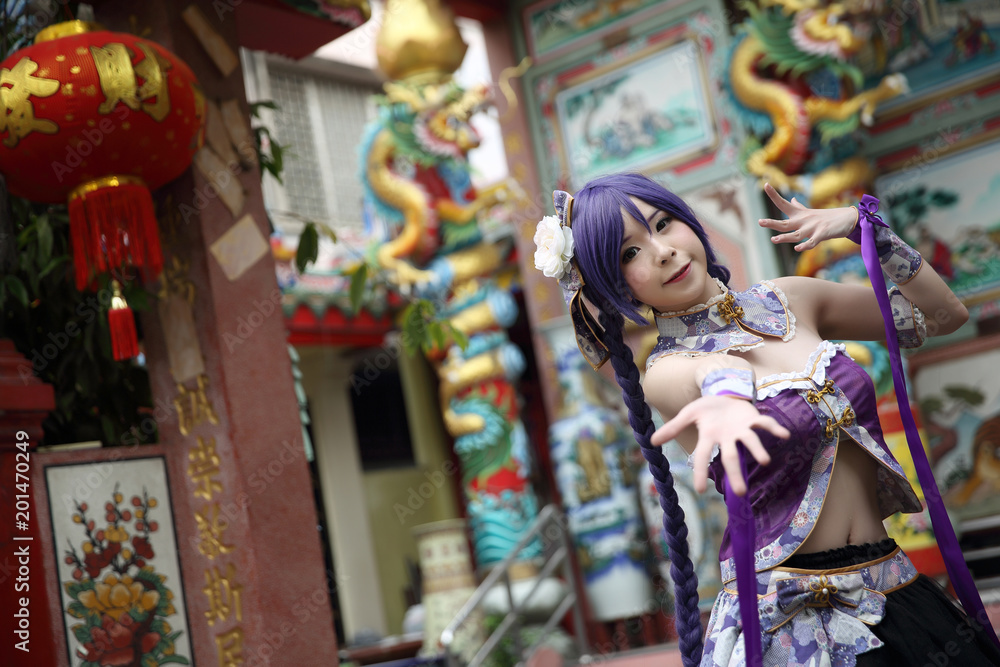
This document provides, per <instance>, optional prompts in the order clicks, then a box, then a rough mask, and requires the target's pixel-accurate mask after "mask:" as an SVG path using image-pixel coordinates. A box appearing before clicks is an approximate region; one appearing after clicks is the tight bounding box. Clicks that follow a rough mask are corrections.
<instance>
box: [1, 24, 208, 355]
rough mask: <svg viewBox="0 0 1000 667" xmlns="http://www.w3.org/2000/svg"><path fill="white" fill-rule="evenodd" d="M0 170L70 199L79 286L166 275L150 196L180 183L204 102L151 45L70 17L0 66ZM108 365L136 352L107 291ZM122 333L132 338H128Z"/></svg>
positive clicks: (55, 197) (198, 137) (199, 135)
mask: <svg viewBox="0 0 1000 667" xmlns="http://www.w3.org/2000/svg"><path fill="white" fill-rule="evenodd" d="M0 101H2V103H3V107H4V109H3V115H2V116H0V171H2V172H3V173H4V175H5V176H6V177H7V184H8V187H9V189H10V192H11V193H12V194H15V195H18V196H21V197H24V198H26V199H29V200H32V201H38V202H50V203H59V202H66V201H68V203H69V217H70V230H71V235H72V245H73V262H74V264H75V269H76V285H77V287H78V288H79V289H81V290H84V289H87V288H89V287H92V286H93V285H94V281H95V278H96V276H97V275H98V274H102V273H106V272H110V273H112V275H114V274H115V272H116V271H121V270H123V269H125V268H126V267H132V268H135V269H139V270H141V271H142V273H143V275H144V277H145V278H146V279H147V280H154V279H156V277H157V276H159V274H160V271H161V270H162V268H163V258H162V254H161V251H160V241H159V234H158V231H157V225H156V217H155V213H154V209H153V200H152V196H151V194H150V190H153V189H156V188H158V187H160V186H162V185H164V184H166V183H168V182H170V181H172V180H173V179H175V178H177V177H178V176H180V175H181V174H182V173H183V172H184V171H185V170H186V169H187V168H188V166H189V165H190V164H191V160H192V158H193V157H194V154H195V152H196V151H197V150H198V149H199V148H200V147H201V144H202V141H203V138H204V129H203V128H204V124H203V122H202V121H203V118H204V109H205V104H204V97H203V95H202V93H201V90H200V88H199V86H198V81H197V80H196V79H195V77H194V74H193V73H192V72H191V70H190V68H188V66H187V65H186V64H184V62H183V61H181V60H180V59H179V58H178V57H177V56H175V55H174V54H172V53H170V52H169V51H167V50H166V49H164V48H163V47H161V46H160V45H159V44H156V43H155V42H151V41H149V40H147V39H142V38H140V37H136V36H135V35H129V34H125V33H117V32H109V31H107V30H104V29H102V28H101V27H100V26H99V25H97V24H94V23H87V22H84V21H69V22H66V23H59V24H56V25H53V26H50V27H48V28H46V29H44V30H42V31H41V32H39V33H38V36H37V37H36V38H35V43H34V44H33V45H32V46H30V47H28V48H25V49H21V50H20V51H17V52H15V53H13V54H11V55H10V56H9V57H8V58H7V59H6V60H5V61H4V62H3V63H0ZM110 321H111V333H112V343H113V345H112V347H113V348H114V351H115V358H116V359H125V358H129V357H131V356H135V354H137V353H138V344H137V342H136V336H135V323H134V321H133V319H132V315H131V311H130V310H129V309H128V308H127V306H126V305H125V303H124V300H122V299H120V295H119V294H117V293H116V298H115V299H113V306H112V311H111V315H110ZM130 329H131V330H130Z"/></svg>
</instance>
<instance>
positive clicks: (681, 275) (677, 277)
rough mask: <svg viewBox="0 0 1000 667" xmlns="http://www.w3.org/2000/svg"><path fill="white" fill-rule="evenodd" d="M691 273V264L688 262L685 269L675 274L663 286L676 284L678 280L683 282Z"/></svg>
mask: <svg viewBox="0 0 1000 667" xmlns="http://www.w3.org/2000/svg"><path fill="white" fill-rule="evenodd" d="M690 272H691V262H688V263H687V264H685V265H684V268H683V269H681V270H680V271H678V272H677V273H675V274H674V275H673V277H672V278H671V279H670V280H668V281H667V282H665V283H663V284H664V285H669V284H670V283H675V282H677V281H678V280H683V279H684V278H686V277H687V274H688V273H690Z"/></svg>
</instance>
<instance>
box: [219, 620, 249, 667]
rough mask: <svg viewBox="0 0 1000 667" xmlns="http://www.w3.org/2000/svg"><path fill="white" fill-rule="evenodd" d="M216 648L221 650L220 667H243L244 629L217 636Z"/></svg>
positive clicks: (234, 629)
mask: <svg viewBox="0 0 1000 667" xmlns="http://www.w3.org/2000/svg"><path fill="white" fill-rule="evenodd" d="M215 647H216V648H217V649H218V650H219V667H242V665H243V628H233V629H232V630H230V631H229V632H222V633H219V634H217V635H215Z"/></svg>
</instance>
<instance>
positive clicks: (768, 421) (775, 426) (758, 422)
mask: <svg viewBox="0 0 1000 667" xmlns="http://www.w3.org/2000/svg"><path fill="white" fill-rule="evenodd" d="M750 426H751V427H752V428H761V429H764V430H765V431H767V432H768V433H770V434H771V435H773V436H775V437H777V438H781V439H782V440H788V438H790V437H792V432H791V431H789V430H788V429H787V428H785V427H784V426H782V425H781V424H779V423H778V420H777V419H775V418H774V417H765V416H764V415H761V416H760V418H759V419H755V420H754V421H753V423H752V424H750Z"/></svg>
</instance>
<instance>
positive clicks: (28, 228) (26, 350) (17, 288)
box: [0, 197, 155, 445]
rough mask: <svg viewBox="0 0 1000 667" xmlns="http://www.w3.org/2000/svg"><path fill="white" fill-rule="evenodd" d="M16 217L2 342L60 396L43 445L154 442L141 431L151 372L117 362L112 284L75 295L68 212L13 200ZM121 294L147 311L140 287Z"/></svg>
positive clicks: (1, 287)
mask: <svg viewBox="0 0 1000 667" xmlns="http://www.w3.org/2000/svg"><path fill="white" fill-rule="evenodd" d="M11 209H12V218H13V226H14V230H13V231H14V239H15V243H16V248H15V250H16V253H15V258H14V265H13V266H12V267H11V269H10V272H9V273H8V274H7V275H6V276H4V278H3V281H0V337H5V338H10V339H11V340H13V341H14V345H15V347H16V348H17V349H18V351H19V352H20V353H21V354H23V355H24V356H25V357H27V359H28V362H29V364H31V366H32V367H33V371H34V373H35V375H37V376H38V377H39V378H41V380H42V381H43V382H47V383H49V384H51V385H53V387H54V388H55V396H56V407H55V409H54V410H53V411H52V412H51V413H50V415H49V416H48V418H46V420H45V422H44V424H43V426H44V429H45V443H46V444H49V445H53V444H60V443H66V442H79V441H83V440H101V441H103V442H104V443H105V444H106V445H121V444H132V443H138V442H141V441H146V440H153V436H154V434H155V430H154V433H151V434H147V433H144V432H142V431H141V430H140V429H139V428H138V426H139V424H140V422H141V420H142V414H143V412H146V411H149V410H151V408H152V405H153V400H152V394H151V392H150V389H149V378H148V374H147V372H146V369H145V368H142V367H140V366H137V365H135V364H134V363H131V362H117V361H115V360H114V359H113V357H112V353H111V334H110V330H109V328H108V320H107V309H108V304H109V303H110V296H109V295H110V291H109V287H108V284H109V281H108V278H107V277H106V276H105V277H104V278H103V279H100V280H98V284H97V287H98V291H97V292H96V293H93V292H88V293H82V292H80V291H78V290H77V289H76V286H75V283H74V280H73V270H72V268H73V267H72V261H71V249H70V240H69V238H70V234H69V217H68V214H67V211H66V207H65V206H51V205H39V204H32V203H31V202H28V201H26V200H23V199H19V198H16V197H12V198H11ZM122 288H123V289H122V291H123V294H124V296H125V298H126V300H127V301H128V303H129V305H130V306H131V308H132V309H133V310H135V311H143V310H147V309H148V297H147V294H146V293H145V291H143V289H142V288H141V286H140V285H139V284H138V281H136V280H126V281H124V282H123V285H122ZM31 370H32V368H30V367H29V366H27V365H25V366H23V367H21V368H20V369H19V370H18V372H21V373H30V372H31Z"/></svg>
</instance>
